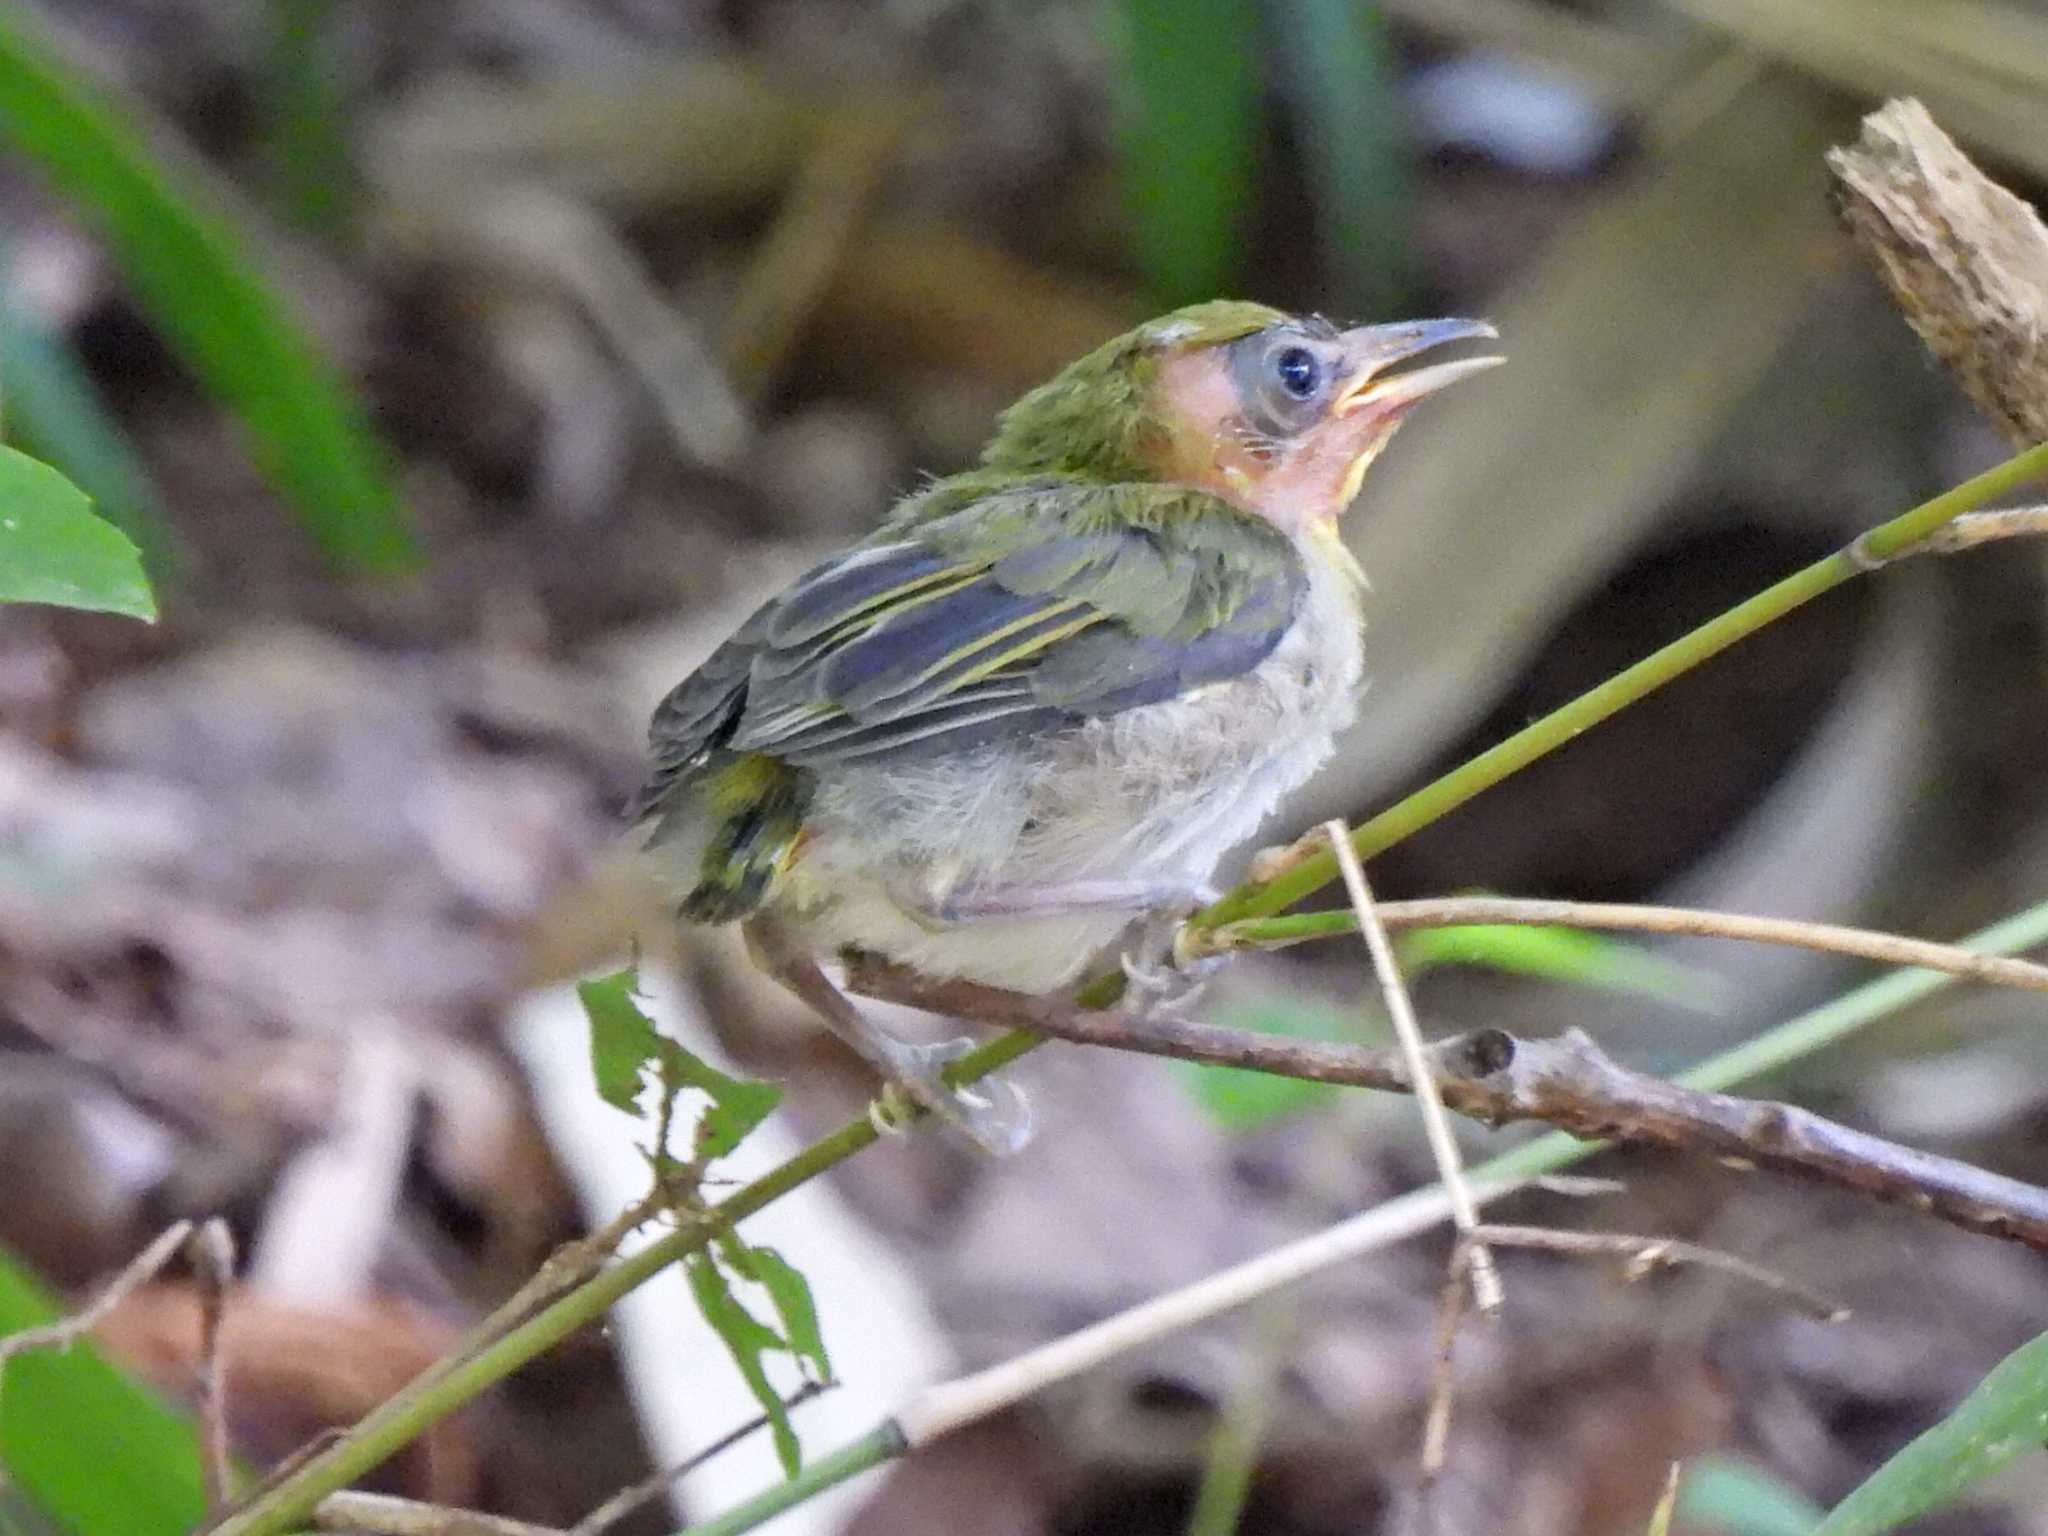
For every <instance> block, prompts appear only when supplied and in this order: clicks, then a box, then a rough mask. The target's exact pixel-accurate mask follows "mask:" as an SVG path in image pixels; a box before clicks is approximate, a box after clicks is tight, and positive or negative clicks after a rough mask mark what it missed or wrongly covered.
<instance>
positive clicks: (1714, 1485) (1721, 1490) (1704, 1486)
mask: <svg viewBox="0 0 2048 1536" xmlns="http://www.w3.org/2000/svg"><path fill="white" fill-rule="evenodd" d="M1678 1513H1679V1515H1680V1516H1682V1517H1683V1518H1684V1519H1685V1521H1686V1522H1687V1523H1688V1524H1689V1525H1700V1526H1705V1527H1706V1528H1707V1529H1708V1530H1710V1531H1723V1532H1726V1533H1727V1536H1812V1531H1813V1528H1814V1527H1815V1526H1817V1525H1819V1524H1820V1522H1821V1511H1820V1509H1819V1507H1818V1506H1816V1505H1815V1504H1814V1503H1813V1501H1812V1500H1810V1499H1808V1498H1807V1497H1806V1496H1805V1495H1804V1494H1801V1493H1800V1492H1799V1491H1798V1490H1797V1489H1794V1488H1790V1487H1788V1486H1786V1484H1784V1483H1783V1482H1781V1481H1780V1480H1779V1479H1777V1478H1775V1477H1773V1476H1772V1475H1771V1474H1770V1473H1768V1472H1765V1471H1764V1470H1763V1469H1762V1468H1760V1467H1753V1466H1751V1465H1749V1464H1748V1463H1747V1462H1741V1461H1736V1460H1733V1459H1732V1458H1730V1457H1726V1456H1703V1457H1701V1458H1700V1459H1699V1460H1698V1461H1696V1462H1694V1463H1693V1464H1692V1465H1690V1466H1688V1467H1687V1468H1686V1469H1685V1480H1684V1481H1683V1482H1682V1483H1680V1484H1679V1489H1678Z"/></svg>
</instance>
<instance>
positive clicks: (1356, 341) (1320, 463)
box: [982, 300, 1501, 531]
mask: <svg viewBox="0 0 2048 1536" xmlns="http://www.w3.org/2000/svg"><path fill="white" fill-rule="evenodd" d="M1495 334H1496V333H1495V331H1494V329H1493V327H1492V326H1490V325H1487V324H1485V323H1484V322H1483V321H1478V320H1413V321H1403V322H1400V323H1397V324H1393V325H1363V326H1356V327H1353V328H1352V329H1350V330H1339V329H1338V328H1337V327H1336V326H1334V325H1332V324H1331V323H1330V322H1329V321H1327V320H1324V319H1322V318H1321V317H1319V316H1309V317H1303V316H1297V315H1289V314H1285V313H1283V312H1282V311H1280V310H1277V309H1269V308H1267V307H1266V306H1264V305H1262V304H1246V303H1239V302H1236V301H1232V300H1218V301H1215V302H1212V303H1208V304H1196V305H1192V306H1190V307H1188V308H1186V309H1180V310H1175V311H1174V312H1173V313H1172V314H1169V315H1163V316H1161V317H1160V318H1159V319H1157V320H1151V321H1147V322H1146V323H1145V324H1144V325H1141V326H1139V327H1138V328H1137V329H1135V330H1132V331H1127V332H1126V333H1125V334H1123V335H1122V336H1119V337H1117V338H1116V339H1115V340H1114V341H1110V342H1107V343H1105V344H1104V345H1102V346H1101V347H1098V348H1097V349H1096V350H1095V351H1093V352H1091V353H1089V354H1088V355H1087V356H1086V357H1083V358H1081V359H1080V360H1079V361H1078V362H1075V363H1072V364H1070V365H1069V366H1068V367H1067V368H1066V369H1065V370H1063V371H1062V372H1061V373H1060V374H1059V375H1058V376H1057V377H1055V378H1054V379H1052V380H1051V381H1050V382H1048V383H1045V384H1042V385H1040V386H1039V387H1038V388H1037V389H1035V390H1033V391H1032V392H1031V393H1030V394H1028V395H1026V396H1024V398H1023V399H1021V400H1019V401H1018V402H1017V403H1016V404H1015V405H1013V406H1011V407H1010V409H1009V410H1008V411H1006V412H1005V413H1004V414H1003V418H1002V421H1001V423H1000V424H999V426H998V429H997V432H996V436H995V438H994V440H993V441H992V442H991V443H990V444H989V446H988V449H987V451H986V452H985V453H984V454H983V456H982V457H983V462H984V463H985V464H987V465H988V467H989V468H991V469H993V470H1000V471H1008V472H1012V473H1020V474H1035V473H1051V474H1063V475H1077V476H1082V477H1085V478H1088V479H1100V480H1153V481H1170V482H1174V483H1178V484H1186V485H1193V486H1197V487H1199V488H1200V489H1203V490H1206V491H1210V492H1212V493H1214V494H1215V495H1217V496H1220V497H1222V498H1223V499H1224V500H1226V501H1229V502H1231V503H1233V504H1234V505H1236V506H1239V507H1241V508H1243V509H1244V510H1245V511H1247V512H1251V513H1253V514H1255V515H1257V516H1260V517H1263V518H1266V519H1267V520H1269V521H1271V522H1273V523H1276V524H1278V525H1280V526H1281V527H1284V528H1288V529H1290V530H1296V531H1300V530H1305V529H1307V528H1309V527H1311V526H1313V525H1314V524H1316V523H1318V522H1322V521H1325V520H1328V519H1330V518H1334V517H1335V516H1336V515H1337V514H1338V513H1340V512H1342V511H1343V510H1344V508H1345V507H1346V506H1347V505H1348V504H1349V503H1350V501H1351V499H1352V497H1354V496H1356V495H1357V494H1358V486H1359V482H1360V481H1361V480H1362V479H1363V478H1364V477H1365V472H1366V470H1367V469H1368V468H1369V467H1370V466H1371V464H1372V461H1373V459H1374V458H1375V457H1377V456H1378V454H1379V452H1380V450H1381V449H1382V448H1384V447H1386V445H1387V441H1388V439H1389V438H1391V437H1392V436H1393V435H1394V430H1395V429H1396V428H1397V427H1398V426H1400V424H1401V422H1402V420H1403V418H1404V417H1405V416H1406V415H1407V413H1408V411H1409V410H1410V409H1411V408H1412V407H1413V406H1414V405H1415V404H1416V402H1417V401H1419V400H1421V399H1423V398H1424V397H1425V396H1427V395H1431V394H1434V393H1435V392H1436V391H1437V390H1439V389H1441V388H1443V387H1444V386H1445V385H1446V384H1449V383H1452V382H1453V381H1455V380H1457V379H1461V378H1464V377H1465V376H1466V375H1468V374H1472V373H1476V372H1478V371H1480V370H1481V369H1484V368H1490V367H1492V366H1493V365H1494V364H1496V363H1498V362H1500V361H1501V359H1500V358H1499V357H1497V356H1492V355H1485V356H1474V357H1464V358H1459V359H1456V360H1455V361H1451V362H1443V363H1434V364H1431V365H1429V366H1426V367H1404V366H1403V365H1404V364H1407V363H1409V362H1411V361H1412V360H1413V359H1414V358H1416V357H1417V356H1418V355H1420V354H1421V353H1423V352H1427V351H1430V350H1431V349H1433V348H1436V347H1439V346H1442V345H1444V344H1445V343H1447V342H1454V341H1466V340H1470V339H1474V338H1480V337H1492V336H1494V335H1495Z"/></svg>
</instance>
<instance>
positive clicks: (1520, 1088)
mask: <svg viewBox="0 0 2048 1536" xmlns="http://www.w3.org/2000/svg"><path fill="white" fill-rule="evenodd" d="M847 981H848V985H849V986H851V987H852V988H853V989H854V990H856V991H860V992H864V993H866V994H867V995H868V996H870V997H878V998H883V999H885V1000H887V1001H889V1002H895V1003H904V1004H907V1005H909V1006H910V1007H913V1008H923V1009H926V1010H928V1011H930V1012H933V1013H941V1014H947V1015H950V1016H951V1017H954V1018H963V1019H974V1020H976V1021H978V1022H980V1023H984V1024H1001V1025H1004V1026H1007V1027H1009V1028H1012V1029H1022V1030H1029V1031H1031V1032H1032V1033H1034V1034H1039V1035H1050V1036H1052V1037H1053V1038H1055V1039H1060V1040H1070V1041H1073V1042H1075V1043H1077V1044H1081V1045H1099V1046H1108V1047H1111V1048H1113V1049H1116V1050H1125V1051H1138V1052H1141V1053H1143V1054H1146V1055H1151V1056H1171V1057H1176V1058H1178V1059H1180V1060H1183V1061H1198V1062H1204V1063H1207V1064H1209V1065H1212V1066H1224V1067H1244V1068H1248V1069H1250V1070H1252V1071H1255V1072H1271V1073H1274V1074H1276V1075H1278V1076H1281V1077H1296V1078H1302V1079H1304V1080H1306V1081H1309V1082H1319V1083H1339V1084H1344V1085H1347V1086H1350V1087H1357V1088H1382V1089H1390V1090H1393V1091H1395V1092H1401V1093H1405V1092H1408V1091H1409V1085H1410V1078H1409V1075H1408V1067H1407V1064H1406V1063H1405V1062H1404V1061H1403V1059H1402V1057H1401V1053H1400V1052H1399V1051H1394V1050H1385V1049H1378V1048H1372V1047H1367V1046H1358V1045H1349V1044H1343V1043H1339V1042H1335V1041H1323V1040H1297V1039H1291V1038H1288V1037H1286V1036H1280V1035H1267V1034H1260V1033H1258V1032H1256V1031H1253V1030H1242V1029H1223V1028H1219V1027H1217V1026H1214V1025H1209V1024H1196V1023H1192V1022H1190V1021H1188V1020H1185V1019H1172V1018H1142V1019H1141V1018H1136V1017H1133V1016H1131V1015H1129V1014H1126V1013H1121V1012H1116V1011H1110V1010H1091V1009H1084V1008H1078V1007H1076V1006H1074V1005H1073V1004H1071V1003H1067V1002H1063V1001H1061V1000H1059V999H1056V998H1043V997H1027V996H1024V995H1023V994H1021V993H1016V992H1005V991H1002V990H1001V989H999V988H995V987H984V986H981V985H979V984H977V983H974V982H966V981H933V980H931V979H930V978H929V977H925V976H920V975H918V974H917V973H916V972H913V971H908V970H903V969H900V968H896V967H890V966H885V965H880V964H876V963H866V964H863V965H860V966H857V967H855V968H854V969H853V971H852V972H851V973H850V974H849V975H848V978H847ZM1428 1057H1429V1062H1430V1066H1431V1069H1432V1073H1433V1075H1434V1077H1435V1078H1436V1081H1437V1084H1438V1086H1439V1087H1440V1088H1441V1089H1442V1091H1443V1098H1444V1103H1445V1104H1446V1105H1447V1106H1448V1107H1449V1108H1451V1109H1455V1110H1457V1111H1458V1112H1459V1113H1460V1114H1464V1115H1469V1116H1471V1117H1472V1118H1474V1119H1477V1120H1480V1121H1483V1122H1485V1123H1486V1124H1488V1125H1504V1124H1506V1123H1508V1122H1509V1121H1514V1120H1540V1121H1544V1122H1546V1123H1547V1124H1550V1125H1553V1126H1555V1127H1557V1128H1558V1129H1560V1130H1563V1131H1568V1132H1570V1133H1571V1134H1572V1135H1574V1136H1580V1137H1585V1138H1589V1139H1596V1140H1600V1141H1619V1142H1625V1143H1629V1144H1633V1145H1641V1146H1659V1147H1670V1148H1673V1149H1675V1150H1678V1151H1687V1152H1695V1153H1705V1154H1708V1155H1710V1156H1713V1157H1716V1158H1720V1159H1722V1160H1724V1161H1727V1160H1734V1161H1735V1162H1737V1163H1738V1164H1740V1165H1743V1166H1754V1167H1762V1168H1769V1169H1772V1170H1774V1171H1777V1172H1781V1173H1790V1174H1796V1175H1799V1176H1801V1177H1804V1178H1808V1179H1815V1180H1818V1181H1820V1182H1822V1183H1826V1184H1834V1185H1837V1186H1840V1187H1842V1188H1845V1189H1852V1190H1855V1191H1857V1192H1859V1193H1861V1194H1865V1195H1869V1196H1872V1197H1874V1198H1876V1199H1879V1200H1886V1201H1891V1202H1894V1203H1897V1204H1901V1205H1907V1206H1910V1207H1912V1208H1913V1209H1915V1210H1922V1211H1928V1212H1930V1213H1932V1214H1934V1215H1937V1216H1939V1217H1941V1218H1942V1219H1943V1220H1944V1221H1948V1222H1951V1223H1953V1224H1954V1225H1956V1226H1959V1227H1962V1228H1964V1229H1966V1230H1968V1231H1972V1232H1982V1233H1988V1234H1990V1235H1991V1236H1994V1237H2005V1238H2011V1239H2013V1240H2014V1241H2016V1242H2020V1243H2024V1244H2026V1245H2027V1246H2028V1247H2031V1248H2038V1249H2044V1250H2048V1190H2042V1189H2039V1188H2036V1187H2035V1186H2033V1185H2031V1184H2024V1183H2021V1182H2020V1181H2019V1180H2017V1179H2008V1178H2005V1177H2002V1176H2001V1175H1998V1174H1995V1173H1989V1172H1986V1171H1985V1170H1983V1169H1981V1168H1976V1167H1973V1166H1971V1165H1970V1164H1968V1163H1964V1162H1958V1161H1956V1160H1955V1159H1952V1158H1945V1157H1938V1156H1935V1155H1934V1154H1932V1153H1927V1152H1921V1151H1919V1150H1917V1149H1915V1148H1911V1147H1903V1146H1900V1145H1898V1144H1897V1143H1896V1142H1890V1141H1886V1140H1885V1139H1883V1138H1882V1137H1879V1136H1871V1135H1868V1134H1866V1133H1864V1132H1862V1131H1857V1130H1853V1129H1851V1128H1850V1127H1848V1126H1845V1125H1839V1124H1837V1123H1836V1122H1834V1121H1832V1120H1828V1119H1825V1118H1823V1117H1822V1116H1820V1115H1816V1114H1812V1113H1811V1112H1809V1111H1807V1110H1804V1109H1800V1108H1797V1107H1795V1106H1792V1105H1785V1104H1775V1103H1771V1102H1769V1101H1765V1100H1754V1099H1739V1098H1734V1097H1732V1096H1730V1095H1728V1094H1723V1093H1713V1092H1707V1091H1703V1090H1701V1089H1698V1088H1690V1087H1686V1086H1685V1085H1683V1084H1681V1083H1673V1082H1667V1081H1665V1080H1664V1079H1662V1078H1658V1077H1651V1076H1649V1075H1648V1074H1645V1073H1640V1072H1631V1071H1629V1070H1628V1069H1627V1068H1625V1067H1622V1066H1620V1065H1618V1064H1616V1063H1615V1062H1614V1061H1613V1060H1612V1059H1611V1058H1610V1057H1608V1056H1607V1055H1606V1053H1605V1052H1603V1051H1602V1050H1601V1049H1600V1047H1599V1046H1598V1045H1597V1044H1596V1043H1595V1042H1594V1041H1593V1040H1592V1038H1591V1037H1590V1036H1588V1035H1586V1034H1585V1033H1583V1032H1582V1031H1580V1030H1567V1031H1566V1032H1565V1033H1564V1034H1563V1035H1561V1036H1559V1037H1558V1038H1556V1039H1551V1040H1522V1039H1518V1038H1517V1037H1515V1036H1513V1035H1510V1034H1508V1033H1507V1032H1506V1031H1505V1030H1499V1029H1477V1030H1471V1031H1468V1032H1466V1033H1464V1034H1461V1035H1453V1036H1451V1037H1450V1038H1449V1039H1445V1040H1439V1041H1436V1042H1434V1043H1433V1044H1431V1045H1430V1046H1429V1048H1428Z"/></svg>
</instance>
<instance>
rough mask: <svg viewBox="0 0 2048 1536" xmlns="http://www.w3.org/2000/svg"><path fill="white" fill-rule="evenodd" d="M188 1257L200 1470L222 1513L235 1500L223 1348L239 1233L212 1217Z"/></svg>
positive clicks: (212, 1507)
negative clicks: (195, 1333)
mask: <svg viewBox="0 0 2048 1536" xmlns="http://www.w3.org/2000/svg"><path fill="white" fill-rule="evenodd" d="M186 1255H187V1257H189V1258H190V1259H191V1261H192V1279H193V1282H194V1284H195V1285H196V1287H197V1289H198V1292H199V1441H200V1468H201V1470H202V1471H203V1472H204V1474H205V1477H206V1507H207V1512H208V1513H209V1514H218V1513H219V1512H220V1511H221V1510H223V1509H225V1508H227V1505H228V1501H229V1500H230V1499H232V1498H233V1497H234V1482H233V1477H234V1471H233V1464H232V1461H231V1459H230V1455H229V1447H228V1378H227V1360H226V1358H225V1356H224V1355H223V1353H222V1350H221V1325H222V1324H223V1322H225V1321H226V1317H227V1304H228V1287H229V1286H230V1285H232V1284H233V1283H234V1279H235V1237H234V1234H233V1233H232V1232H230V1231H229V1230H228V1224H227V1223H226V1222H224V1221H222V1220H221V1219H220V1218H219V1217H218V1216H214V1217H210V1218H209V1219H208V1220H207V1221H206V1222H205V1223H204V1224H203V1225H201V1226H200V1228H199V1230H198V1231H196V1232H194V1233H193V1234H192V1237H191V1240H190V1241H189V1242H188V1243H187V1245H186Z"/></svg>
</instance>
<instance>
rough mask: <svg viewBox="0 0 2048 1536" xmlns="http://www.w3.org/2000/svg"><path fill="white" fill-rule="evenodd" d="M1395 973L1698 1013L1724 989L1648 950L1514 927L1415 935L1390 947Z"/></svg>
mask: <svg viewBox="0 0 2048 1536" xmlns="http://www.w3.org/2000/svg"><path fill="white" fill-rule="evenodd" d="M1395 951H1396V953H1397V954H1398V955H1399V956H1400V960H1401V969H1402V970H1403V971H1404V972H1406V973H1408V974H1410V975H1415V974H1419V973H1420V972H1422V971H1425V970H1429V969H1431V968H1432V967H1435V966H1439V965H1477V966H1484V967H1486V968H1487V969H1489V970H1495V971H1505V972H1507V973H1508V974H1510V975H1515V976H1535V977H1540V978H1542V979H1545V980H1548V981H1566V982H1572V983H1575V984H1577V985H1579V986H1585V987H1598V988H1600V989H1601V990H1602V991H1606V992H1619V993H1623V994H1625V995H1633V996H1637V997H1648V998H1654V999H1655V1000H1656V1001H1658V1002H1661V1003H1669V1004H1671V1005H1673V1006H1674V1007H1679V1008H1689V1009H1692V1010H1693V1011H1695V1012H1698V1013H1719V1012H1721V1011H1722V1010H1723V1009H1725V1008H1726V1007H1727V1003H1728V988H1727V984H1726V983H1725V982H1723V981H1722V979H1721V978H1720V977H1719V976H1716V975H1715V974H1714V973H1713V972H1712V971H1706V970H1701V969H1700V968H1699V967H1697V966H1690V965H1682V964H1680V963H1679V962H1678V961H1675V960H1667V959H1666V958H1665V957H1664V956H1662V955H1660V954H1657V953H1656V952H1655V951H1654V950H1650V949H1647V948H1645V947H1644V946H1642V945H1640V944H1631V943H1629V942H1628V941H1627V940H1625V939H1617V938H1613V937H1611V936H1609V935H1607V934H1599V933H1586V932H1584V931H1582V930H1580V929H1576V928H1553V927H1531V926H1524V925H1522V924H1519V923H1499V924H1495V923H1474V924H1468V925H1463V926H1460V927H1456V928H1419V929H1416V930H1415V931H1413V932H1411V933H1404V934H1402V935H1401V936H1400V937H1399V938H1398V939H1397V940H1396V941H1395Z"/></svg>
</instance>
